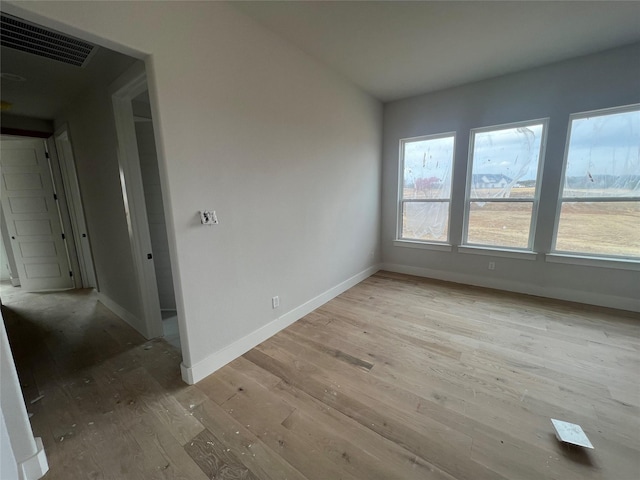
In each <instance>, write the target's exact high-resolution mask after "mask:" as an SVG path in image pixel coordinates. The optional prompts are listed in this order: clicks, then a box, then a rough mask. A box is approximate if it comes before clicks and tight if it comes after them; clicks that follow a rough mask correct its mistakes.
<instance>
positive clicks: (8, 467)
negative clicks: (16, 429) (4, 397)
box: [0, 409, 18, 480]
mask: <svg viewBox="0 0 640 480" xmlns="http://www.w3.org/2000/svg"><path fill="white" fill-rule="evenodd" d="M0 478H2V479H3V480H18V462H17V460H16V457H15V455H14V454H13V449H12V448H11V440H10V439H9V432H8V430H7V425H6V423H5V421H4V412H2V410H1V409H0Z"/></svg>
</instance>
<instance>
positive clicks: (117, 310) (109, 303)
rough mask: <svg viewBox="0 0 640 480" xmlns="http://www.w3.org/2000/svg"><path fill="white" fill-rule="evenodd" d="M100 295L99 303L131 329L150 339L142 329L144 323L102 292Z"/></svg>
mask: <svg viewBox="0 0 640 480" xmlns="http://www.w3.org/2000/svg"><path fill="white" fill-rule="evenodd" d="M97 293H98V301H99V302H100V303H102V304H103V305H104V306H105V307H107V308H108V309H109V310H111V311H112V312H113V313H114V314H115V315H117V316H118V317H120V318H121V319H122V320H124V321H125V322H126V323H127V324H128V325H129V326H130V327H132V328H133V329H134V330H135V331H136V332H138V333H140V335H142V336H143V337H145V338H148V337H147V336H146V335H145V332H143V331H142V330H141V329H140V326H142V325H144V322H143V321H142V320H140V319H139V318H138V317H136V316H135V315H134V314H133V313H131V312H130V311H128V310H127V309H126V308H124V307H123V306H121V305H120V304H118V303H116V302H115V301H113V300H112V299H111V298H109V297H108V296H106V295H105V294H104V293H102V292H97Z"/></svg>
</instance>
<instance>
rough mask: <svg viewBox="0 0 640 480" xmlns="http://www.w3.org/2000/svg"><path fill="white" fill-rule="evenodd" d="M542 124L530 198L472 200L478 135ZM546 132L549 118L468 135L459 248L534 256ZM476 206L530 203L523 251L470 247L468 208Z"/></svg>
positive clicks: (491, 245)
mask: <svg viewBox="0 0 640 480" xmlns="http://www.w3.org/2000/svg"><path fill="white" fill-rule="evenodd" d="M539 124H542V135H541V137H540V151H539V153H538V168H537V172H536V190H535V193H534V195H533V197H531V198H527V197H514V198H484V197H483V198H471V187H472V184H473V162H474V156H475V151H474V142H475V138H476V134H477V133H484V132H490V131H497V130H507V129H512V128H519V127H526V126H530V125H539ZM548 132H549V117H544V118H536V119H533V120H523V121H519V122H508V123H502V124H498V125H491V126H487V127H477V128H472V129H471V130H470V131H469V157H468V159H467V184H466V188H465V197H464V218H463V224H462V243H461V247H462V248H465V247H469V248H473V249H488V250H497V251H515V252H533V247H534V242H535V236H536V226H537V223H538V210H539V206H540V194H541V191H542V177H543V173H544V163H545V162H544V161H545V156H546V151H547V136H548ZM476 202H486V203H489V202H491V203H531V204H532V206H531V219H530V220H529V239H528V241H527V246H526V247H511V246H504V245H495V244H484V243H470V242H469V219H470V210H471V204H472V203H476Z"/></svg>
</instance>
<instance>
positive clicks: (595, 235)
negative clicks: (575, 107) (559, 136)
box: [556, 107, 640, 257]
mask: <svg viewBox="0 0 640 480" xmlns="http://www.w3.org/2000/svg"><path fill="white" fill-rule="evenodd" d="M562 198H563V200H564V201H563V203H562V207H561V211H560V219H559V223H558V234H557V240H556V250H558V251H566V252H576V253H590V254H603V255H621V256H632V257H640V110H639V109H638V108H637V107H636V108H635V110H633V109H632V110H627V111H619V112H613V113H607V114H600V115H593V116H581V117H577V118H574V119H573V120H572V122H571V128H570V140H569V149H568V152H567V166H566V172H565V181H564V185H563V190H562ZM576 198H577V199H589V200H592V201H590V202H575V201H573V202H572V201H571V199H576ZM616 199H619V200H622V199H624V200H631V201H624V202H619V201H617V202H616V201H612V200H616Z"/></svg>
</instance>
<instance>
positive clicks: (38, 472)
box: [18, 437, 49, 480]
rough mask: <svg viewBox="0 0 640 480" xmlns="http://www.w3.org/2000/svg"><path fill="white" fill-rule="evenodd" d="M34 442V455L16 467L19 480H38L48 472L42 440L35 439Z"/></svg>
mask: <svg viewBox="0 0 640 480" xmlns="http://www.w3.org/2000/svg"><path fill="white" fill-rule="evenodd" d="M34 440H35V441H36V449H37V451H36V453H35V454H34V455H32V456H31V457H29V458H27V459H26V460H23V461H22V462H20V464H19V465H18V473H19V475H20V479H21V480H38V479H39V478H42V477H43V476H44V474H45V473H47V472H48V471H49V463H48V462H47V456H46V455H45V453H44V445H43V444H42V439H41V438H40V437H35V439H34Z"/></svg>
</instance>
